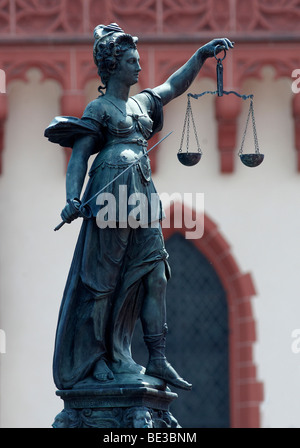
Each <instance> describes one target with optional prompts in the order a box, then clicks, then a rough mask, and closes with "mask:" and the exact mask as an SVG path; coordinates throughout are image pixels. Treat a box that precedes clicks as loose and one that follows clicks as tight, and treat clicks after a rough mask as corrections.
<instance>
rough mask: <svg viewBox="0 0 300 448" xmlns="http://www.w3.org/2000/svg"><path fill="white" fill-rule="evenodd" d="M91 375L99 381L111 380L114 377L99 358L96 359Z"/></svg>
mask: <svg viewBox="0 0 300 448" xmlns="http://www.w3.org/2000/svg"><path fill="white" fill-rule="evenodd" d="M93 376H94V378H96V380H98V381H101V382H105V381H112V380H114V379H115V377H114V374H113V373H112V371H111V370H110V369H109V368H108V367H107V365H106V362H105V361H104V359H99V361H97V363H96V365H95V368H94V373H93Z"/></svg>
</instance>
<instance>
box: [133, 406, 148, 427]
mask: <svg viewBox="0 0 300 448" xmlns="http://www.w3.org/2000/svg"><path fill="white" fill-rule="evenodd" d="M133 426H134V428H153V424H152V419H151V415H150V412H148V411H144V410H141V411H137V412H136V414H135V416H134V419H133Z"/></svg>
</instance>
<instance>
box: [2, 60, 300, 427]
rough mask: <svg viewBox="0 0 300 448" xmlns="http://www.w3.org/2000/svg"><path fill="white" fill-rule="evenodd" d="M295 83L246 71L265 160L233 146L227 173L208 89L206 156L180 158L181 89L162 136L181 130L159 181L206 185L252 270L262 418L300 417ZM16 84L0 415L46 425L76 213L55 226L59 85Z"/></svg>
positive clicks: (285, 423)
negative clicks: (53, 130)
mask: <svg viewBox="0 0 300 448" xmlns="http://www.w3.org/2000/svg"><path fill="white" fill-rule="evenodd" d="M96 85H97V84H93V83H92V84H91V85H89V86H88V87H87V101H89V99H91V98H93V97H94V96H95V95H96V94H97V92H96ZM290 86H291V80H289V79H280V80H275V79H274V77H273V73H272V70H270V69H268V68H267V69H265V70H264V71H263V80H262V81H256V80H249V81H248V82H247V83H245V85H244V86H243V93H254V94H255V113H256V121H257V131H258V137H259V141H260V146H261V152H263V153H264V154H265V161H264V163H263V164H262V165H261V166H260V167H259V168H256V169H250V168H246V167H244V166H243V165H242V164H241V163H240V162H239V160H238V156H236V159H237V160H236V170H235V172H234V173H233V174H231V175H221V174H220V173H219V159H218V151H217V149H216V123H215V120H214V97H212V96H210V95H207V96H205V97H203V98H202V99H199V100H192V101H193V102H192V106H193V111H194V115H195V120H196V123H197V124H198V133H199V139H200V144H201V146H202V150H203V157H202V160H201V162H200V163H199V164H198V165H196V166H195V167H193V168H187V167H184V166H182V165H180V164H179V163H178V161H177V158H176V153H177V151H178V148H179V143H180V138H181V130H182V125H183V119H184V114H185V108H186V96H185V95H184V96H183V97H181V98H179V99H177V100H175V101H174V102H173V103H172V105H169V106H167V107H166V110H165V126H164V130H163V131H162V132H161V136H164V135H165V134H167V133H168V132H169V131H171V130H173V131H174V132H173V134H172V135H171V136H170V137H169V138H168V139H167V140H166V141H165V142H164V143H163V144H162V147H161V148H160V150H159V154H158V162H159V168H158V171H157V173H156V174H155V175H154V181H155V183H156V186H157V190H158V191H159V192H168V193H169V194H171V193H173V192H179V193H182V194H183V193H184V192H190V193H194V194H195V193H196V192H200V193H204V196H205V211H206V213H207V214H208V216H209V217H211V218H212V219H213V220H214V221H215V222H216V223H217V224H218V225H219V228H220V231H221V233H222V234H223V235H224V237H225V238H226V239H227V241H228V242H229V243H230V244H231V247H232V252H233V254H234V256H235V257H236V260H237V262H238V263H239V265H240V267H241V270H242V271H244V272H251V274H252V276H253V279H254V282H255V286H256V289H257V296H256V297H255V298H254V299H253V304H254V316H255V319H256V322H257V337H258V341H257V343H256V344H255V352H254V358H255V363H256V365H257V367H258V379H259V380H260V381H262V382H263V383H264V389H265V401H264V403H263V404H262V426H263V427H299V426H300V418H299V415H300V404H299V400H298V396H299V388H300V386H299V381H298V378H299V367H300V354H299V355H297V354H295V353H293V352H292V349H291V345H292V342H293V340H292V338H291V333H292V331H293V330H294V329H297V328H300V317H299V316H300V301H299V300H298V295H299V293H298V289H299V288H298V261H299V253H300V241H299V237H298V229H299V221H300V211H299V210H300V208H299V194H298V189H299V186H300V175H299V174H298V173H297V172H296V154H295V150H294V145H293V121H292V117H291V107H290V101H291V98H292V92H291V87H290ZM207 89H212V90H214V89H215V84H214V83H213V82H212V81H208V80H202V81H201V82H200V81H199V82H197V83H194V85H193V88H192V89H191V91H192V92H195V93H198V92H201V91H203V90H207ZM8 95H9V106H10V114H9V118H8V121H7V124H6V143H5V151H4V169H3V174H2V176H1V177H0V203H1V207H0V222H1V243H0V244H1V245H0V306H1V308H0V328H1V329H3V330H4V331H5V333H6V353H5V354H0V368H1V377H0V380H1V389H0V393H1V396H0V401H1V414H0V422H1V426H2V427H13V428H16V427H50V426H51V424H52V422H53V419H54V416H55V415H56V414H57V413H58V412H59V411H60V410H61V408H62V402H61V400H60V399H59V398H58V397H56V396H55V386H54V384H53V380H52V371H51V370H52V354H53V344H54V336H55V329H56V322H57V315H58V309H59V305H60V300H61V295H62V291H63V288H64V285H65V281H66V277H67V273H68V270H69V266H70V262H71V258H72V255H73V249H74V245H75V242H76V238H77V233H78V230H79V225H80V222H79V221H78V222H74V223H72V225H70V226H65V227H64V228H63V229H61V230H60V231H59V232H54V231H53V228H54V227H55V225H56V224H58V222H59V221H60V218H59V214H60V210H61V208H62V207H63V205H64V194H65V193H64V184H65V171H64V156H63V153H62V151H61V150H60V149H59V147H58V146H55V145H53V144H51V143H49V142H48V141H47V140H46V139H45V138H44V137H43V131H44V128H45V127H46V126H47V125H48V124H49V122H50V121H51V120H52V118H53V117H54V116H55V115H56V114H58V113H59V95H60V89H59V87H58V85H57V84H56V83H54V82H52V81H45V82H42V81H41V80H40V75H39V72H38V71H36V70H31V71H30V72H29V74H28V82H27V83H24V82H14V83H12V84H11V85H10V86H9V87H8ZM245 107H246V105H245ZM246 112H247V111H246V110H245V111H244V114H243V116H242V117H241V121H240V126H239V127H240V136H239V141H240V140H241V135H242V131H243V127H244V121H245V118H246V116H245V114H246ZM200 122H201V123H200ZM250 143H251V142H250ZM251 150H252V148H251ZM245 151H246V148H245Z"/></svg>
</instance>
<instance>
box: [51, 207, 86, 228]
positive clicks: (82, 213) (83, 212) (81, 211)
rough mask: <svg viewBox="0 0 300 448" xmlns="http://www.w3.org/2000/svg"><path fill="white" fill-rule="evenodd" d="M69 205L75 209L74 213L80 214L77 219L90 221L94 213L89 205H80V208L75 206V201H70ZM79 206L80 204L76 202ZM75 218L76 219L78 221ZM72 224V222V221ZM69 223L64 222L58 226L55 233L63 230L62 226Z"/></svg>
mask: <svg viewBox="0 0 300 448" xmlns="http://www.w3.org/2000/svg"><path fill="white" fill-rule="evenodd" d="M68 203H69V204H70V205H71V206H72V207H73V208H74V212H78V216H77V217H76V218H79V217H81V218H85V219H88V218H90V217H91V216H92V211H91V209H90V207H89V206H88V205H80V206H79V207H78V206H76V205H75V203H74V201H73V200H68ZM76 203H77V204H79V203H78V202H76ZM76 218H75V219H76ZM71 222H72V221H71ZM66 223H67V221H62V222H61V223H60V224H58V225H57V226H56V227H55V229H54V231H55V232H56V231H57V230H59V229H61V228H62V226H63V225H64V224H66Z"/></svg>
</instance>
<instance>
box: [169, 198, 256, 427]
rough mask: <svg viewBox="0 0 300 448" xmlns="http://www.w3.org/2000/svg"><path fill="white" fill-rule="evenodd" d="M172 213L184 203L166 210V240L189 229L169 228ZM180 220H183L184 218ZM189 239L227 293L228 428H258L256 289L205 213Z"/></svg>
mask: <svg viewBox="0 0 300 448" xmlns="http://www.w3.org/2000/svg"><path fill="white" fill-rule="evenodd" d="M175 213H182V218H183V214H184V206H182V204H181V203H175V204H174V205H173V206H171V208H170V209H169V210H166V215H167V216H168V217H170V223H171V225H170V228H168V229H166V228H163V234H164V238H165V239H166V240H167V239H168V238H169V237H170V236H171V235H172V234H173V233H175V232H180V233H182V234H183V235H184V234H185V232H186V231H191V229H187V228H185V227H184V224H183V227H182V228H180V229H178V228H174V227H172V223H174V215H175ZM176 216H178V215H176ZM189 216H190V215H189ZM193 219H195V217H194V218H193ZM182 222H183V223H184V219H182ZM190 241H192V242H193V244H194V245H195V246H196V247H197V248H198V250H199V251H200V252H202V253H203V255H205V256H206V258H207V259H208V260H209V261H210V262H211V263H212V265H213V267H214V269H215V270H216V272H217V274H218V276H219V278H220V281H221V283H222V284H223V287H224V289H225V291H226V293H227V300H228V315H229V322H228V325H229V369H230V372H229V378H230V385H229V389H230V390H229V393H230V422H231V427H232V428H258V427H260V411H259V406H260V403H261V402H262V400H263V384H262V383H261V382H259V381H258V380H257V375H256V366H255V364H254V361H253V344H254V342H255V340H256V330H255V320H254V317H253V313H252V304H251V298H252V296H254V295H255V294H256V292H255V288H254V284H253V280H252V277H251V274H250V273H246V274H245V273H242V272H241V271H240V268H239V266H238V264H237V262H236V261H235V258H234V256H233V254H232V252H231V248H230V245H229V244H228V242H227V241H226V239H225V238H224V237H223V236H222V234H221V232H220V230H219V228H218V226H217V225H216V224H215V223H214V222H213V221H212V219H210V218H209V217H208V216H207V215H206V214H205V215H204V234H203V236H202V238H200V239H196V240H190Z"/></svg>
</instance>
